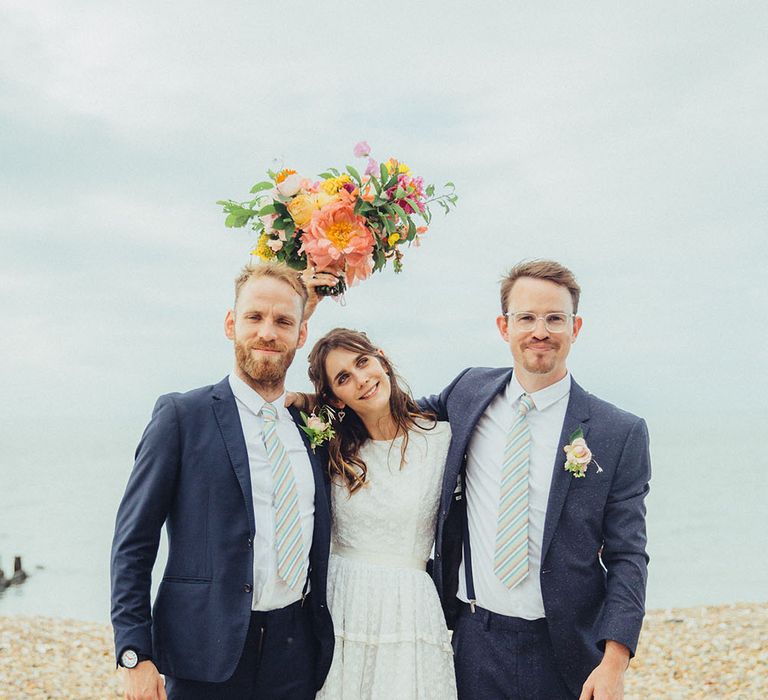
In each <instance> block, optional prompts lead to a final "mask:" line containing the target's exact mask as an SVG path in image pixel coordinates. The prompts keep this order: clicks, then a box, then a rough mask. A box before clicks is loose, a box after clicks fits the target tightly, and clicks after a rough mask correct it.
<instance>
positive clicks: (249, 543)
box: [248, 537, 253, 549]
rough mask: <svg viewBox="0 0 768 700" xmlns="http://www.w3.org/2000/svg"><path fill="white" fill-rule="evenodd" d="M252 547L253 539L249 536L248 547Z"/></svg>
mask: <svg viewBox="0 0 768 700" xmlns="http://www.w3.org/2000/svg"><path fill="white" fill-rule="evenodd" d="M251 547H253V540H252V539H251V538H250V537H249V538H248V549H250V548H251Z"/></svg>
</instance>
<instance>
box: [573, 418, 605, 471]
mask: <svg viewBox="0 0 768 700" xmlns="http://www.w3.org/2000/svg"><path fill="white" fill-rule="evenodd" d="M563 452H565V471H567V472H571V474H573V476H574V477H575V478H576V479H581V478H583V477H585V476H586V475H587V467H588V466H589V465H590V464H591V463H592V462H594V463H595V466H596V467H597V473H598V474H599V473H600V472H602V471H603V469H602V467H601V466H600V465H599V464H598V463H597V460H596V459H594V458H593V457H592V450H590V449H589V446H588V445H587V441H586V440H585V439H584V433H583V432H582V430H581V428H578V429H577V430H574V431H573V432H572V433H571V441H570V443H568V444H567V445H566V446H565V447H564V448H563Z"/></svg>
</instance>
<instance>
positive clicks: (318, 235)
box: [217, 141, 458, 295]
mask: <svg viewBox="0 0 768 700" xmlns="http://www.w3.org/2000/svg"><path fill="white" fill-rule="evenodd" d="M354 154H355V156H357V157H361V158H368V163H367V167H366V168H365V170H364V172H363V174H362V175H361V174H360V173H359V172H358V171H357V169H355V168H354V167H352V166H351V165H347V166H346V170H345V171H344V172H342V171H340V170H338V169H336V168H328V170H327V172H324V173H321V174H320V175H319V178H320V179H319V180H316V181H313V180H310V179H308V178H305V177H302V176H301V175H299V174H298V173H297V172H296V171H295V170H290V169H285V170H281V171H280V172H277V173H275V172H272V171H271V170H270V171H268V175H269V180H264V181H263V182H257V183H256V184H255V185H254V186H253V187H252V188H251V194H253V195H254V198H253V199H251V200H250V201H247V202H234V201H232V200H221V201H219V202H217V204H220V205H222V206H223V207H224V212H225V214H226V215H227V218H226V220H225V222H224V223H225V224H226V226H228V227H230V228H232V227H234V228H240V227H243V226H246V225H248V224H249V223H250V225H251V228H252V229H253V230H254V231H255V232H256V235H257V240H256V245H255V247H254V248H253V250H252V251H251V254H252V255H257V256H258V257H259V258H261V259H262V260H278V261H280V262H283V263H285V264H287V265H289V266H290V267H292V268H294V269H296V270H305V269H306V268H307V267H308V266H310V265H311V266H312V267H314V268H315V269H316V270H317V271H318V272H330V273H332V274H334V275H336V277H337V278H338V279H339V283H338V284H337V285H336V286H335V287H330V288H321V289H319V290H318V292H319V293H324V294H330V295H337V294H340V293H341V292H343V291H344V290H345V289H346V288H347V286H350V285H352V284H354V283H355V282H356V281H358V280H363V279H366V278H367V277H368V276H370V274H371V273H372V272H378V271H379V270H381V269H383V268H384V267H385V266H386V264H387V263H388V262H389V261H390V260H391V261H392V266H393V267H394V269H395V272H400V270H401V269H402V258H403V250H402V248H403V246H404V245H405V244H408V245H409V246H410V245H411V244H413V245H416V246H418V245H419V237H420V236H421V235H422V234H424V233H425V232H426V230H427V225H428V224H429V222H430V221H431V219H432V214H431V212H430V209H429V207H430V205H431V204H438V205H439V206H441V207H442V208H443V210H444V211H445V213H446V214H447V213H448V212H449V211H450V209H451V207H455V205H456V200H457V199H458V197H457V195H456V189H455V187H454V185H453V183H452V182H448V183H446V185H445V187H446V192H445V193H443V194H439V195H436V194H435V186H434V185H426V186H425V185H424V180H423V179H422V178H421V177H416V176H414V175H413V174H412V173H411V171H410V168H409V167H408V166H407V165H406V164H405V163H403V162H401V161H398V160H395V159H394V158H390V159H389V160H388V161H386V162H384V163H381V164H379V163H377V162H376V161H375V160H374V159H373V158H371V157H370V147H369V146H368V144H367V143H366V142H365V141H362V142H360V143H358V144H357V146H355V149H354ZM414 216H419V217H420V218H421V219H422V220H423V223H424V225H420V226H417V225H416V222H415V221H414Z"/></svg>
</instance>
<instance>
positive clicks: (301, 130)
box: [0, 0, 768, 484]
mask: <svg viewBox="0 0 768 700" xmlns="http://www.w3.org/2000/svg"><path fill="white" fill-rule="evenodd" d="M767 32H768V5H766V4H765V3H763V2H751V3H750V2H739V3H711V2H668V1H665V2H643V3H615V2H611V3H601V2H591V3H564V2H563V3H517V2H509V1H503V2H474V3H468V2H440V3H436V2H418V3H414V2H408V3H405V2H388V3H381V4H376V6H374V5H373V4H372V3H362V2H338V3H305V2H293V3H290V2H272V3H255V2H222V3H211V2H184V3H181V2H170V3H158V2H148V1H137V2H132V3H110V2H103V1H101V2H83V1H79V0H70V1H69V2H66V3H62V2H55V1H49V2H46V1H44V0H18V1H12V0H0V181H1V182H2V187H0V239H1V241H2V248H1V252H0V318H1V319H2V333H0V351H1V352H2V362H1V363H0V386H2V395H3V396H4V398H5V401H3V402H2V407H0V443H2V446H1V447H0V450H2V453H3V454H4V455H5V457H4V458H3V463H2V464H0V476H2V478H3V479H4V481H5V484H14V483H15V484H19V483H21V482H22V481H23V480H24V478H25V477H24V476H22V466H23V467H24V469H31V468H32V467H33V465H34V464H36V463H39V462H41V461H45V462H48V463H55V462H58V461H63V462H65V463H67V464H74V463H75V462H79V461H83V460H84V461H88V460H98V459H102V460H103V459H107V458H108V459H109V461H110V463H111V464H116V465H119V468H120V470H121V471H120V472H119V474H118V477H116V479H117V481H118V482H120V483H123V482H124V478H125V474H126V473H127V469H128V468H129V465H130V454H131V452H132V449H133V446H134V445H135V443H136V441H137V440H138V437H139V435H140V432H141V430H142V428H143V426H144V424H145V423H146V420H147V419H148V417H149V414H150V411H151V407H152V405H153V403H154V400H155V398H156V396H157V395H158V394H160V393H164V392H167V391H172V390H186V389H189V388H193V387H195V386H199V385H202V384H208V383H212V382H215V381H218V380H219V379H220V378H221V377H223V376H224V375H225V374H226V373H227V372H228V371H229V370H230V368H231V364H232V359H231V358H232V352H231V346H230V344H229V342H228V341H227V340H226V339H225V338H224V335H223V330H222V324H223V318H224V314H225V311H226V309H227V307H228V305H229V304H230V301H231V296H232V279H233V278H234V276H235V274H236V273H237V271H238V269H239V267H240V266H241V265H242V264H244V263H245V262H247V260H248V254H247V251H248V250H249V245H250V240H249V237H248V235H247V233H246V232H245V231H243V230H229V229H226V228H225V227H224V224H223V221H224V216H223V214H222V213H221V211H220V208H219V207H217V206H216V204H215V202H216V200H217V199H221V198H234V199H245V198H246V196H247V193H248V190H249V188H250V186H251V185H252V184H253V183H254V182H256V181H258V180H260V179H262V178H263V174H264V171H265V170H266V169H267V168H268V167H275V165H285V166H290V167H293V168H295V169H297V170H299V171H300V172H301V173H303V174H306V175H315V174H317V173H319V172H321V171H322V170H323V169H325V168H326V167H327V166H330V165H335V166H343V165H346V164H347V163H352V162H354V161H353V157H352V147H353V146H354V144H355V143H356V142H357V141H359V140H362V139H365V140H367V141H368V142H369V143H370V144H371V146H372V147H373V154H374V156H376V157H377V158H379V159H385V158H387V157H389V156H396V157H398V158H400V159H402V160H405V161H406V162H407V163H408V164H409V165H410V166H411V168H412V169H413V170H414V171H415V172H416V173H417V174H420V175H423V176H424V178H425V179H426V180H427V181H429V182H435V183H437V184H442V183H444V182H445V181H447V180H452V181H454V182H455V183H456V186H457V190H458V193H459V196H460V199H459V205H458V208H457V209H456V211H455V212H453V213H452V214H451V215H450V216H449V217H443V215H442V214H441V213H440V212H439V211H437V212H435V219H434V222H433V225H432V227H431V229H430V231H429V232H428V233H427V234H426V236H425V238H424V244H423V245H422V246H421V248H419V249H411V250H410V251H408V252H407V254H406V257H405V261H404V262H405V270H404V272H403V273H402V274H401V275H399V276H396V275H394V273H393V272H392V271H391V270H386V271H385V272H384V273H383V274H379V275H376V276H374V277H373V278H371V279H370V280H368V281H367V282H365V283H364V284H363V285H362V286H360V287H356V288H354V289H352V290H351V291H350V292H349V293H348V294H347V298H346V306H344V307H342V306H340V305H338V304H335V303H333V302H325V303H324V304H323V305H322V306H321V308H320V309H319V311H318V313H317V314H316V316H315V318H314V319H313V321H312V325H311V329H310V339H309V343H308V347H309V346H310V345H311V343H312V341H313V340H314V339H316V338H317V337H319V336H320V335H321V334H322V333H323V332H325V331H326V330H328V329H329V328H332V327H334V326H337V325H344V326H350V327H353V328H359V329H365V330H367V331H368V332H369V334H370V335H371V336H372V338H373V339H374V340H375V341H377V342H379V343H380V344H381V345H382V346H383V347H384V349H385V350H387V351H388V352H389V354H390V355H391V356H392V358H393V359H394V361H395V364H396V365H397V366H398V367H399V368H400V370H401V372H402V374H404V375H405V377H406V379H407V380H408V381H409V383H410V384H411V386H412V388H413V390H414V392H415V393H416V394H417V395H419V394H422V393H427V392H432V391H438V390H439V389H441V388H442V387H443V386H444V385H445V384H447V383H448V382H449V381H450V380H451V379H452V378H453V376H454V375H455V374H456V373H457V372H458V371H459V370H460V369H462V368H463V367H465V366H467V365H485V364H487V365H501V364H508V363H509V360H510V358H509V355H508V351H507V349H506V347H505V345H504V344H503V342H502V341H501V340H500V339H499V338H498V336H497V333H496V329H495V324H494V319H495V316H496V315H497V313H498V301H497V282H498V278H499V276H500V275H501V274H502V273H503V272H504V271H505V269H506V268H508V267H509V266H511V265H512V264H513V263H515V262H517V261H519V260H520V259H522V258H530V257H553V258H556V259H558V260H560V261H561V262H563V263H565V264H567V265H569V266H570V267H572V269H573V270H574V271H575V272H576V274H577V277H578V278H579V280H580V282H581V284H582V287H583V302H582V309H581V310H582V313H583V315H584V318H585V322H584V329H583V332H582V336H581V337H580V338H579V341H578V343H577V344H576V346H575V348H574V350H573V354H572V361H571V368H572V370H573V372H574V375H575V376H576V377H577V379H578V380H579V381H580V382H581V383H582V384H583V385H584V386H586V387H587V388H589V389H591V390H592V391H593V392H594V393H596V394H599V395H601V396H604V397H605V398H607V399H609V400H611V401H614V402H616V403H619V404H621V405H622V406H624V407H626V408H628V409H630V410H632V411H634V412H636V413H640V414H642V415H646V416H648V417H649V421H650V423H651V427H652V432H653V429H654V428H655V429H656V431H657V434H658V435H659V438H660V440H659V442H658V443H657V444H659V445H663V444H665V443H664V441H665V440H667V441H672V440H673V438H674V434H675V433H674V430H673V429H672V428H671V427H670V426H671V425H675V424H676V422H685V423H686V424H687V425H689V426H690V425H694V426H697V428H696V430H697V431H698V432H694V433H691V435H693V438H692V439H701V440H704V439H711V438H708V436H711V434H712V432H713V430H716V431H718V438H717V442H718V445H719V447H718V449H719V450H720V452H719V453H718V455H717V458H716V460H715V461H716V463H718V464H723V462H724V461H727V459H728V456H729V455H730V454H732V448H733V445H732V444H731V443H730V442H729V441H743V435H744V434H748V433H749V432H750V431H753V434H754V430H757V429H758V426H759V425H761V424H763V422H764V421H763V418H764V415H765V412H766V404H767V401H766V396H768V380H767V379H766V372H765V352H766V350H765V347H766V340H768V319H767V312H768V291H766V290H767V287H766V281H765V277H766V269H767V268H768V255H767V254H766V233H767V229H768V226H767V224H768V214H767V211H766V210H767V208H768V167H767V166H766V163H767V162H768V112H767V110H766V107H768V51H767V50H766V36H767V35H768V34H767ZM305 358H306V352H302V353H300V354H299V355H297V359H296V362H295V365H294V368H293V369H292V370H291V373H290V375H289V378H290V383H291V384H292V385H293V386H295V387H297V388H302V387H303V386H306V381H307V380H306V361H305ZM665 431H666V432H665ZM696 435H699V436H700V438H696V437H695V436H696ZM754 444H755V445H757V444H758V442H757V441H755V443H754ZM764 454H765V452H764V447H762V448H761V449H760V452H759V453H758V452H755V453H754V458H755V459H760V460H762V461H763V463H765V456H764ZM711 466H712V465H710V467H711Z"/></svg>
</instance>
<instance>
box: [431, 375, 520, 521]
mask: <svg viewBox="0 0 768 700" xmlns="http://www.w3.org/2000/svg"><path fill="white" fill-rule="evenodd" d="M511 376H512V369H511V368H510V370H509V371H508V372H505V373H504V374H503V375H501V376H500V377H498V378H497V379H495V380H494V381H492V382H491V383H489V384H488V385H487V386H482V387H477V386H467V387H466V389H465V388H463V387H462V391H465V392H466V394H467V395H466V396H463V395H460V396H457V397H456V398H455V399H453V400H454V401H455V402H456V405H457V406H458V407H459V410H462V411H465V413H464V414H463V415H462V416H461V417H460V419H458V420H456V421H454V420H451V430H452V431H453V441H452V444H451V453H452V454H451V455H450V456H449V458H448V461H447V463H446V466H445V474H444V476H443V504H442V506H443V510H446V511H447V510H448V507H449V506H450V503H451V498H452V497H453V492H454V489H455V488H456V480H457V479H458V477H459V472H460V471H461V468H462V466H463V465H464V455H465V454H466V453H467V446H468V445H469V440H470V438H471V437H472V433H473V431H474V430H475V426H476V425H477V422H478V421H479V420H480V416H482V415H483V412H484V411H485V409H486V408H488V404H490V403H491V401H493V399H494V398H495V397H496V396H497V395H498V394H499V393H501V392H502V391H504V389H505V387H506V386H507V384H509V378H510V377H511ZM478 398H479V400H478ZM450 413H451V411H450V410H449V417H450V418H452V416H450Z"/></svg>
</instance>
